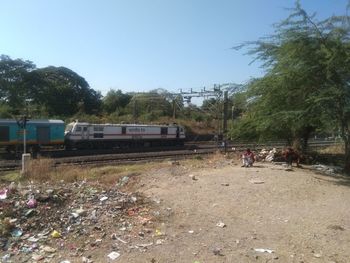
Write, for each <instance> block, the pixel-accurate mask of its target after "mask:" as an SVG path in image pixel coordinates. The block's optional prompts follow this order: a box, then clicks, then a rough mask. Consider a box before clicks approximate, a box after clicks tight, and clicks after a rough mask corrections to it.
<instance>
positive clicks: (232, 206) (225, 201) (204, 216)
mask: <svg viewBox="0 0 350 263" xmlns="http://www.w3.org/2000/svg"><path fill="white" fill-rule="evenodd" d="M222 162H223V163H221V165H219V166H217V165H215V164H213V163H212V164H210V163H208V162H207V161H202V164H199V165H186V166H183V165H182V164H181V163H180V165H172V166H170V167H163V168H161V169H159V170H157V171H151V172H147V173H145V174H144V175H142V176H140V177H139V181H138V183H137V184H136V185H134V187H135V188H137V189H138V190H139V191H141V192H142V193H144V194H145V195H146V196H149V197H150V198H152V199H153V200H160V207H161V208H160V209H167V210H168V211H169V215H168V216H165V217H164V218H163V219H164V220H163V223H162V224H161V223H160V224H159V225H158V228H159V230H160V231H161V233H162V234H165V235H164V236H159V237H156V238H158V239H159V240H160V242H162V244H160V245H155V244H154V245H152V246H149V247H148V249H147V250H146V251H145V252H140V251H137V250H132V251H130V252H129V253H126V254H123V255H122V256H121V257H120V258H119V259H118V262H191V263H193V262H200V263H204V262H329V263H330V262H338V263H340V262H343V263H345V262H350V206H349V201H350V184H348V182H347V181H346V180H345V179H344V180H343V179H341V178H333V177H327V176H323V175H319V174H316V173H314V172H312V171H309V170H308V169H299V168H295V169H294V171H285V170H283V169H282V167H280V166H275V165H271V164H266V163H261V164H257V166H256V167H253V168H241V167H240V166H239V165H234V164H231V163H230V162H227V161H222ZM214 166H217V167H216V168H214ZM189 175H192V177H193V176H195V179H197V180H193V178H191V176H189ZM220 222H221V223H224V224H225V227H219V226H217V224H218V223H220ZM256 248H264V249H271V250H274V253H272V254H269V253H267V252H265V253H262V252H256V251H254V249H256Z"/></svg>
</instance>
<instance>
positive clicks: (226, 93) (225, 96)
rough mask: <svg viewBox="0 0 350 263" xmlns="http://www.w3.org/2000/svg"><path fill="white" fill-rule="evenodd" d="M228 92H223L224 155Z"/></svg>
mask: <svg viewBox="0 0 350 263" xmlns="http://www.w3.org/2000/svg"><path fill="white" fill-rule="evenodd" d="M227 97H228V92H227V90H226V91H225V92H224V116H223V118H224V123H223V135H224V136H223V137H224V138H223V141H224V150H225V153H226V150H227V149H226V144H227V141H226V140H227V136H226V134H227V103H228V101H227V100H228V98H227Z"/></svg>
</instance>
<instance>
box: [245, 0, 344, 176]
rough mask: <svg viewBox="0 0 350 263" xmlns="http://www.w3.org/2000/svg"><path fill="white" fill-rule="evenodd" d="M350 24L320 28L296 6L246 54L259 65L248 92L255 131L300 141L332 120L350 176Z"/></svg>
mask: <svg viewBox="0 0 350 263" xmlns="http://www.w3.org/2000/svg"><path fill="white" fill-rule="evenodd" d="M349 33H350V19H349V17H348V16H333V17H330V18H328V19H326V20H323V21H320V22H318V21H317V20H316V19H315V15H312V16H310V15H308V14H307V13H306V12H305V10H304V9H302V7H301V5H300V3H299V2H296V6H295V8H294V9H293V10H292V12H291V14H290V16H289V17H288V18H287V19H286V20H284V21H282V22H281V23H279V24H278V25H277V26H276V30H275V33H274V35H272V36H270V37H269V38H264V39H260V40H258V41H255V42H250V43H246V45H245V46H247V45H248V46H250V47H251V49H250V51H249V52H248V54H252V55H254V56H255V59H257V60H260V61H262V62H263V67H264V68H265V69H266V74H265V76H264V77H262V78H260V79H257V80H256V81H254V82H253V83H252V84H251V86H250V89H249V92H250V93H251V98H252V103H253V107H251V111H254V112H255V113H254V114H250V115H249V116H254V119H255V120H256V128H257V129H258V130H260V131H265V132H267V133H269V132H271V131H273V130H274V131H277V132H278V133H279V134H282V133H283V131H284V132H285V134H290V136H291V137H292V139H304V144H306V143H307V139H308V137H309V135H310V134H311V133H312V132H313V131H314V130H315V129H316V128H320V127H322V126H324V125H326V124H327V123H328V122H331V121H334V120H336V123H337V126H338V127H339V128H340V131H341V136H342V138H343V140H344V144H345V151H346V153H345V164H346V167H345V170H346V171H348V172H349V171H350V86H349V85H350V59H349V57H350V38H349V35H350V34H349Z"/></svg>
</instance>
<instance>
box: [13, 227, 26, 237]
mask: <svg viewBox="0 0 350 263" xmlns="http://www.w3.org/2000/svg"><path fill="white" fill-rule="evenodd" d="M22 235H23V231H22V230H21V229H19V228H15V229H14V230H12V231H11V236H13V237H20V236H22Z"/></svg>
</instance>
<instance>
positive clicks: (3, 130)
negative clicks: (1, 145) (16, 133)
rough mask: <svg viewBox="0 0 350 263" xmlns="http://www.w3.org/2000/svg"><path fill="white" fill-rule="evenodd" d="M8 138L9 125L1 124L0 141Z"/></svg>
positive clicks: (5, 140)
mask: <svg viewBox="0 0 350 263" xmlns="http://www.w3.org/2000/svg"><path fill="white" fill-rule="evenodd" d="M9 140H10V127H8V126H1V127H0V141H1V142H8V141H9Z"/></svg>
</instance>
